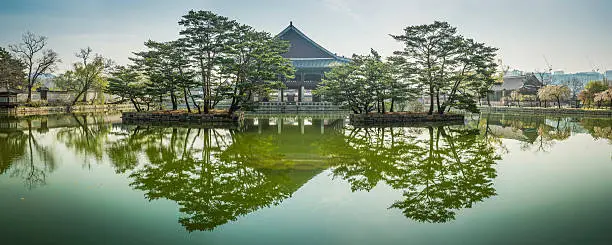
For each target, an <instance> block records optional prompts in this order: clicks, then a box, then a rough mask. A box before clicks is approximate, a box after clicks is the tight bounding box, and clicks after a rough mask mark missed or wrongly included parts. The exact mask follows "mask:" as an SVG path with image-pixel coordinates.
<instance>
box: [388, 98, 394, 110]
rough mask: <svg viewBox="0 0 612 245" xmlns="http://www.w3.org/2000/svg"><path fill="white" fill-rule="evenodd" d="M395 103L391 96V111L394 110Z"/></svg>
mask: <svg viewBox="0 0 612 245" xmlns="http://www.w3.org/2000/svg"><path fill="white" fill-rule="evenodd" d="M394 105H395V99H394V98H391V108H389V112H394V110H393V106H394Z"/></svg>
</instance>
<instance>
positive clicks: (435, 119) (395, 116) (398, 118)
mask: <svg viewBox="0 0 612 245" xmlns="http://www.w3.org/2000/svg"><path fill="white" fill-rule="evenodd" d="M349 120H350V123H351V125H354V126H379V125H400V126H401V125H411V124H422V123H453V124H455V123H457V124H462V123H463V122H464V115H462V114H444V115H439V114H434V115H427V114H419V113H389V114H374V113H372V114H351V115H350V116H349Z"/></svg>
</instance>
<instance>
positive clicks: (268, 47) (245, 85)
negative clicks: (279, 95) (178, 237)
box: [221, 25, 295, 113]
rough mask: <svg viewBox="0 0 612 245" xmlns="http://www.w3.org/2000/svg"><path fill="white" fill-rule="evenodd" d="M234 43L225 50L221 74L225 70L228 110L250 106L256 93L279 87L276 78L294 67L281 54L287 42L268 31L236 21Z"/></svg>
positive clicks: (283, 75)
mask: <svg viewBox="0 0 612 245" xmlns="http://www.w3.org/2000/svg"><path fill="white" fill-rule="evenodd" d="M233 34H234V44H233V45H230V46H229V47H228V48H229V50H228V51H227V53H226V58H225V59H224V62H223V65H222V66H221V71H222V74H226V75H225V76H226V77H225V78H226V83H224V84H223V85H222V87H226V91H227V96H228V97H229V98H230V99H231V101H232V102H231V105H230V109H229V113H232V112H233V111H235V110H237V109H240V108H241V107H252V105H250V101H251V100H252V97H253V96H254V95H255V94H260V95H261V94H268V93H269V91H270V90H271V89H272V88H281V87H282V86H283V85H282V83H280V82H279V81H280V80H281V79H279V78H283V77H284V78H291V77H292V76H293V74H294V72H295V71H294V70H293V67H292V65H291V63H290V61H289V60H288V59H285V58H283V57H282V56H281V54H283V53H286V52H287V51H289V43H288V42H286V41H283V40H280V39H277V38H273V37H272V36H271V35H270V34H269V33H267V32H258V31H255V30H253V28H252V27H249V26H245V25H239V26H238V27H237V29H236V31H235V33H233Z"/></svg>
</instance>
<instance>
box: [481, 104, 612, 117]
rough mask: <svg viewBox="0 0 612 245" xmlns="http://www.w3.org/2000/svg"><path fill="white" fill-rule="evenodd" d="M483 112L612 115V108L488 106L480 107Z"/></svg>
mask: <svg viewBox="0 0 612 245" xmlns="http://www.w3.org/2000/svg"><path fill="white" fill-rule="evenodd" d="M479 109H480V111H481V112H485V113H486V112H488V113H507V114H539V115H580V116H603V117H612V110H585V109H578V108H542V107H495V106H492V107H488V106H483V107H480V108H479Z"/></svg>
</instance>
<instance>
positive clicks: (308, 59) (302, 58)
mask: <svg viewBox="0 0 612 245" xmlns="http://www.w3.org/2000/svg"><path fill="white" fill-rule="evenodd" d="M276 37H278V38H280V39H283V40H287V41H289V43H290V47H289V51H288V52H287V53H285V54H283V57H285V58H288V59H290V60H291V61H292V62H293V66H294V67H295V68H298V69H300V68H329V67H332V66H334V65H337V64H344V63H348V62H350V61H351V60H350V59H348V58H344V57H340V56H338V55H336V54H334V53H332V52H330V51H329V50H327V49H325V48H323V47H322V46H321V45H319V44H317V43H316V42H315V41H313V40H312V39H310V38H309V37H308V36H306V34H304V33H303V32H302V31H300V30H299V29H297V28H296V27H295V26H293V23H290V24H289V26H288V27H287V28H285V29H284V30H283V31H282V32H280V33H279V34H278V35H276Z"/></svg>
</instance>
